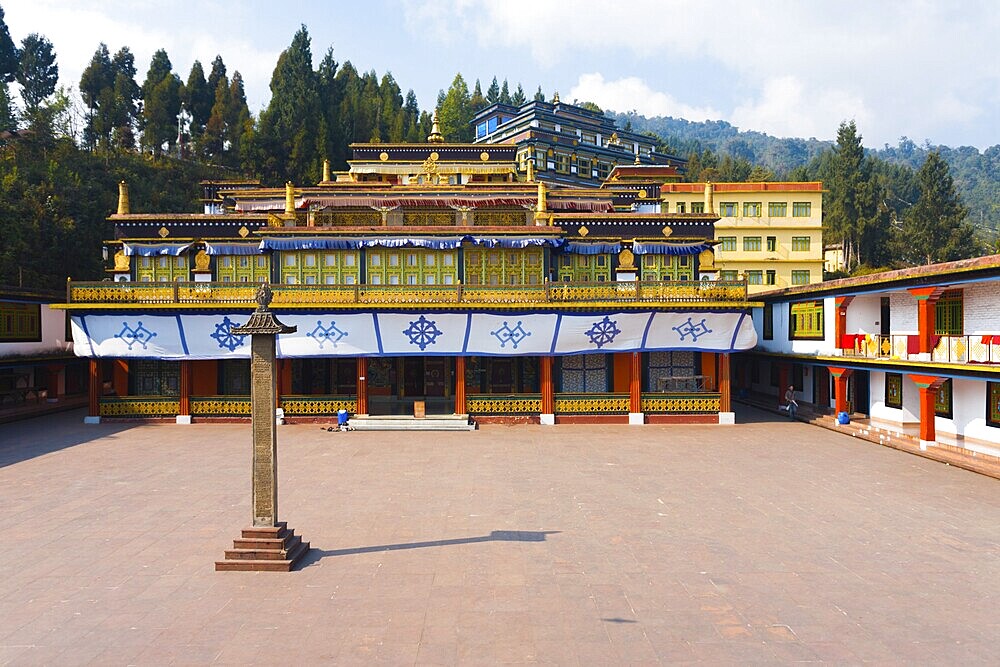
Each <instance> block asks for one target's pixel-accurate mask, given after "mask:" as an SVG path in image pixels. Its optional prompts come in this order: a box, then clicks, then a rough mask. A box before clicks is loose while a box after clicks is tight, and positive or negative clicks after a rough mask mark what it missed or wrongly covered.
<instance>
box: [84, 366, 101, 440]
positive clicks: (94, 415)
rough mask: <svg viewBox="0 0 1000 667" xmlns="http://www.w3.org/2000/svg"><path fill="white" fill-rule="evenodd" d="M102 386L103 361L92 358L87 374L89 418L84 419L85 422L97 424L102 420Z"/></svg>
mask: <svg viewBox="0 0 1000 667" xmlns="http://www.w3.org/2000/svg"><path fill="white" fill-rule="evenodd" d="M102 388H103V383H102V382H101V361H100V360H99V359H91V360H90V368H89V369H88V376H87V399H88V400H87V418H86V419H84V420H83V421H84V423H90V424H96V423H98V422H100V421H101V393H102Z"/></svg>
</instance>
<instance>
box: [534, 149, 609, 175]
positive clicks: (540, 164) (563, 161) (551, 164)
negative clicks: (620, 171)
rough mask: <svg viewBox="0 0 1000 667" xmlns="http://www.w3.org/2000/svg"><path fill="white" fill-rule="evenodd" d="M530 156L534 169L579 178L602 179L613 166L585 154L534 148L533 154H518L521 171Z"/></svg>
mask: <svg viewBox="0 0 1000 667" xmlns="http://www.w3.org/2000/svg"><path fill="white" fill-rule="evenodd" d="M531 157H533V158H534V168H535V170H536V171H546V170H547V171H554V172H556V173H558V174H570V175H574V176H579V177H581V178H596V179H599V180H604V179H606V178H607V177H608V176H609V175H610V174H611V170H612V169H614V167H615V165H614V164H613V163H611V162H606V161H604V160H597V159H595V158H591V157H587V156H582V155H570V154H568V153H559V152H554V151H546V150H544V149H536V150H535V151H534V155H533V156H532V153H531V152H529V151H525V152H523V153H521V154H519V155H518V161H519V167H520V169H521V170H522V171H525V170H527V161H528V159H529V158H531Z"/></svg>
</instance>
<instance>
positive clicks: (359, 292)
mask: <svg viewBox="0 0 1000 667" xmlns="http://www.w3.org/2000/svg"><path fill="white" fill-rule="evenodd" d="M272 289H273V292H274V300H273V301H272V303H271V305H272V306H273V307H276V308H281V307H283V306H284V307H301V306H316V305H319V306H341V307H351V306H365V307H394V308H398V307H399V306H400V304H419V305H453V304H454V305H466V306H484V305H486V306H503V305H525V304H532V305H550V306H560V305H567V306H569V305H586V304H590V303H593V304H602V303H614V304H618V305H627V304H636V305H641V304H660V303H665V302H666V303H675V304H695V303H712V304H718V303H724V304H727V305H736V306H742V305H743V304H745V303H746V300H747V286H746V282H745V281H741V280H737V281H713V282H707V281H705V282H699V281H642V282H599V283H593V282H585V283H563V282H555V283H544V284H542V285H286V284H274V285H272ZM256 292H257V285H256V283H243V282H240V283H233V282H160V283H154V282H149V283H144V282H127V283H110V282H72V281H70V282H68V283H67V285H66V302H67V303H68V304H73V305H77V304H102V305H122V306H133V305H153V304H157V305H177V306H193V305H220V306H222V305H225V306H237V307H252V306H254V305H255V304H256V302H255V300H254V297H255V296H256Z"/></svg>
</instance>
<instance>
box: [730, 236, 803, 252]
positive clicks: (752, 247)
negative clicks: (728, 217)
mask: <svg viewBox="0 0 1000 667" xmlns="http://www.w3.org/2000/svg"><path fill="white" fill-rule="evenodd" d="M764 240H765V242H766V248H767V251H768V252H776V251H777V249H778V237H776V236H768V237H765V239H764ZM718 241H719V250H722V251H724V252H736V237H735V236H720V237H719V238H718ZM811 243H812V239H811V237H809V236H793V237H792V251H794V252H808V251H809V248H810V247H811ZM743 250H744V252H759V251H760V250H761V237H760V236H744V237H743Z"/></svg>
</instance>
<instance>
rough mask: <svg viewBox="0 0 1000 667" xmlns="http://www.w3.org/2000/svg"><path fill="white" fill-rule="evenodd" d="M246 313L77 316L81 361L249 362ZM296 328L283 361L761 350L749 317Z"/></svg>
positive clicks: (309, 318) (387, 319)
mask: <svg viewBox="0 0 1000 667" xmlns="http://www.w3.org/2000/svg"><path fill="white" fill-rule="evenodd" d="M247 318H248V313H245V312H244V313H216V314H211V315H202V314H179V315H148V314H143V315H133V314H117V315H104V314H100V315H74V316H73V317H72V328H73V341H74V343H75V346H74V349H75V350H76V353H77V354H78V355H79V356H82V357H111V358H114V357H126V358H128V357H131V358H146V359H233V358H237V359H238V358H243V359H245V358H248V357H249V356H250V338H249V336H240V335H237V334H235V333H233V331H232V330H233V329H234V328H236V327H239V326H241V325H243V324H246V321H247ZM279 318H280V319H281V321H282V322H284V323H285V324H288V325H294V326H296V327H298V330H297V331H296V332H295V333H293V334H282V335H280V336H278V341H277V353H278V356H279V357H282V358H302V357H363V356H442V355H447V356H529V355H546V354H552V355H562V354H586V353H591V352H636V351H643V352H644V351H658V350H698V351H706V352H736V351H739V350H748V349H750V348H752V347H753V346H754V345H756V344H757V334H756V332H755V331H754V328H753V322H752V321H751V319H750V317H749V316H747V315H746V314H744V313H715V312H693V311H684V312H668V313H664V312H650V311H646V312H597V313H584V314H572V315H568V314H556V313H524V314H517V313H440V312H433V311H431V312H412V313H308V314H298V313H294V314H293V313H281V314H279Z"/></svg>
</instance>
